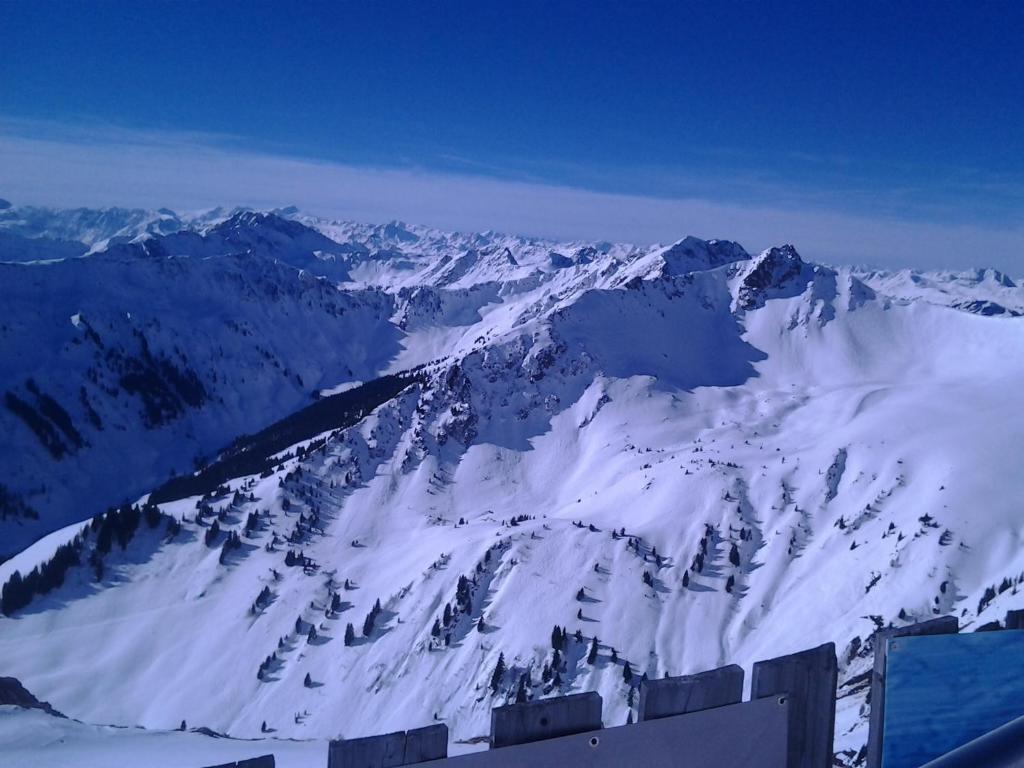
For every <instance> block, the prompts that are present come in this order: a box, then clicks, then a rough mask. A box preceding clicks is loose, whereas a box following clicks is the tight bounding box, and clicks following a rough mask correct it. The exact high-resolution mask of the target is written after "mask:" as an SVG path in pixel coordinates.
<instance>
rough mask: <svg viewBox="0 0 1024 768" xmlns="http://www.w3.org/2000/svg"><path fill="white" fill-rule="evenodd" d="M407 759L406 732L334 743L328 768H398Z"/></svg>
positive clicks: (328, 760) (329, 754) (331, 744)
mask: <svg viewBox="0 0 1024 768" xmlns="http://www.w3.org/2000/svg"><path fill="white" fill-rule="evenodd" d="M404 757H405V731H398V732H396V733H386V734H384V735H382V736H367V737H365V738H361V739H344V740H341V741H332V742H331V743H330V746H329V747H328V750H327V768H396V766H400V765H401V764H402V760H403V759H404Z"/></svg>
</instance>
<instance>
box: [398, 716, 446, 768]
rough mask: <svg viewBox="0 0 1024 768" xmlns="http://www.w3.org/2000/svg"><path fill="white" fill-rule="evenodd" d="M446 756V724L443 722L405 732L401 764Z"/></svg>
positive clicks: (410, 763)
mask: <svg viewBox="0 0 1024 768" xmlns="http://www.w3.org/2000/svg"><path fill="white" fill-rule="evenodd" d="M444 757H448V726H447V725H445V724H444V723H437V724H435V725H428V726H426V727H424V728H415V729H413V730H411V731H406V733H405V754H404V757H403V758H402V765H412V764H413V763H423V762H426V761H427V760H440V759H441V758H444Z"/></svg>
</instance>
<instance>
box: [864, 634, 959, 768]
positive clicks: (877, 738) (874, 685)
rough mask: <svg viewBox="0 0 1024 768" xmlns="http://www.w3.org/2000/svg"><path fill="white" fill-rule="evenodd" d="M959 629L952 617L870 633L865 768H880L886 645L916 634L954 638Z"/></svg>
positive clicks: (883, 720)
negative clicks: (872, 657)
mask: <svg viewBox="0 0 1024 768" xmlns="http://www.w3.org/2000/svg"><path fill="white" fill-rule="evenodd" d="M959 629H960V624H959V622H958V621H957V618H956V616H940V617H939V618H937V619H932V620H930V621H923V622H921V623H920V624H911V625H910V626H906V627H888V628H886V629H880V630H878V631H877V632H875V634H874V638H873V640H872V641H871V647H872V648H873V649H874V652H875V666H874V669H873V670H872V673H871V691H870V693H869V694H868V695H869V696H870V697H871V698H870V709H869V715H868V760H867V768H881V766H882V736H883V734H882V730H883V725H884V723H885V661H886V643H887V641H888V640H890V639H892V638H894V637H917V636H919V635H954V634H956V633H957V632H958V631H959Z"/></svg>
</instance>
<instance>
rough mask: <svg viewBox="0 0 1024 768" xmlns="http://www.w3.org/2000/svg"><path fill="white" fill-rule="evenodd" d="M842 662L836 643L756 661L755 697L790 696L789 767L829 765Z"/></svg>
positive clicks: (753, 692) (828, 767)
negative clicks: (838, 656) (837, 683)
mask: <svg viewBox="0 0 1024 768" xmlns="http://www.w3.org/2000/svg"><path fill="white" fill-rule="evenodd" d="M838 676H839V665H838V663H837V662H836V647H835V643H825V644H824V645H820V646H818V647H817V648H812V649H811V650H807V651H801V652H800V653H793V654H790V655H789V656H780V657H778V658H776V659H769V660H768V661H759V662H757V663H756V664H754V674H753V679H752V683H751V696H752V698H755V699H759V698H762V697H765V696H783V695H784V696H785V697H786V698H787V699H788V700H789V749H788V760H787V762H786V764H787V768H830V767H831V765H832V757H833V753H832V741H833V735H834V732H835V721H836V682H837V679H838Z"/></svg>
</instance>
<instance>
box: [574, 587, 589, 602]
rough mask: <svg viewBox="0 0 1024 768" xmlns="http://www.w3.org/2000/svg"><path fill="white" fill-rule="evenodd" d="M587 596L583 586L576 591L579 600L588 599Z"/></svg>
mask: <svg viewBox="0 0 1024 768" xmlns="http://www.w3.org/2000/svg"><path fill="white" fill-rule="evenodd" d="M586 597H587V593H586V591H585V590H584V588H583V587H580V588H579V591H578V592H577V593H576V599H577V600H579V601H580V602H581V603H582V602H583V600H584V599H586Z"/></svg>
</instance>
